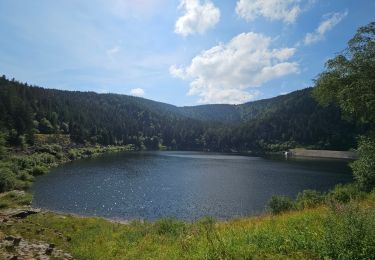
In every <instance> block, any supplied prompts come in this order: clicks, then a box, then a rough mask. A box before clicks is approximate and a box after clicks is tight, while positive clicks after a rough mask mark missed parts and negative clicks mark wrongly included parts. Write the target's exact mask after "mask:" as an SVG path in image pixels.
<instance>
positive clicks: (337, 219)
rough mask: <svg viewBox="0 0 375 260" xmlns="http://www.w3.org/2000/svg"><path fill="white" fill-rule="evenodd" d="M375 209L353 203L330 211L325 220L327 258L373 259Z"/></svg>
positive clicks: (324, 255) (324, 256) (324, 249)
mask: <svg viewBox="0 0 375 260" xmlns="http://www.w3.org/2000/svg"><path fill="white" fill-rule="evenodd" d="M374 214H375V211H374V209H368V208H360V207H358V206H353V205H351V204H348V205H344V206H341V207H338V208H334V209H333V210H331V212H330V214H329V215H328V217H327V218H326V219H325V221H324V222H323V225H324V237H323V241H324V248H323V250H322V251H323V254H322V255H321V256H322V258H324V259H326V258H327V259H373V256H374V255H375V222H374Z"/></svg>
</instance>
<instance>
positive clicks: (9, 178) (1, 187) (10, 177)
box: [0, 168, 16, 192]
mask: <svg viewBox="0 0 375 260" xmlns="http://www.w3.org/2000/svg"><path fill="white" fill-rule="evenodd" d="M15 184H16V178H15V176H14V174H13V172H12V171H11V170H9V169H8V168H1V169H0V192H4V191H8V190H12V189H13V188H14V186H15Z"/></svg>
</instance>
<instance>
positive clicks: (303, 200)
mask: <svg viewBox="0 0 375 260" xmlns="http://www.w3.org/2000/svg"><path fill="white" fill-rule="evenodd" d="M323 202H324V195H323V194H322V193H321V192H319V191H316V190H304V191H302V192H300V193H298V195H297V200H296V204H297V208H299V209H306V208H313V207H316V206H318V205H320V204H322V203H323Z"/></svg>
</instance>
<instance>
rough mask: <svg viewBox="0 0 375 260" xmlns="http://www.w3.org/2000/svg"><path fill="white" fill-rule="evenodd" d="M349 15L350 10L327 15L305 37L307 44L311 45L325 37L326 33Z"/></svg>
mask: <svg viewBox="0 0 375 260" xmlns="http://www.w3.org/2000/svg"><path fill="white" fill-rule="evenodd" d="M347 15H348V12H347V11H346V12H344V13H333V14H329V15H327V16H326V19H325V20H323V21H322V22H321V23H320V25H319V27H318V28H316V29H315V31H314V32H312V33H307V34H306V36H305V39H304V43H305V45H309V44H312V43H315V42H318V41H321V40H323V39H324V35H325V34H326V33H327V32H328V31H330V30H332V28H333V27H335V26H336V25H337V24H338V23H340V22H341V20H342V19H344V18H345V17H346V16H347Z"/></svg>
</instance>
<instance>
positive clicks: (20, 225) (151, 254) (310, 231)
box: [0, 195, 375, 259]
mask: <svg viewBox="0 0 375 260" xmlns="http://www.w3.org/2000/svg"><path fill="white" fill-rule="evenodd" d="M374 219H375V196H373V195H368V196H367V198H365V199H364V200H360V201H352V202H350V203H349V204H346V205H341V204H333V207H326V206H322V207H318V208H315V209H305V210H301V211H293V212H289V213H285V214H282V215H276V216H272V217H269V216H263V217H254V218H242V219H237V220H229V221H223V222H215V221H214V220H213V219H212V218H205V219H203V220H200V221H197V222H193V223H182V222H179V221H175V220H160V221H157V222H154V223H150V222H140V221H134V222H131V223H129V224H126V225H123V224H118V223H114V222H111V221H106V220H103V219H99V218H82V217H74V216H68V215H67V216H61V215H55V214H52V213H40V214H36V215H32V216H30V217H28V218H27V221H19V222H17V223H14V224H13V225H12V226H8V225H0V232H2V233H5V234H10V235H20V236H22V237H24V238H25V239H30V240H41V238H43V240H44V241H49V242H50V243H54V244H56V246H57V247H59V248H63V249H65V250H66V251H68V252H71V253H72V254H73V256H74V257H75V258H77V259H373V256H374V249H375V221H374ZM41 230H43V231H41ZM57 234H59V235H57ZM68 238H69V239H68Z"/></svg>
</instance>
